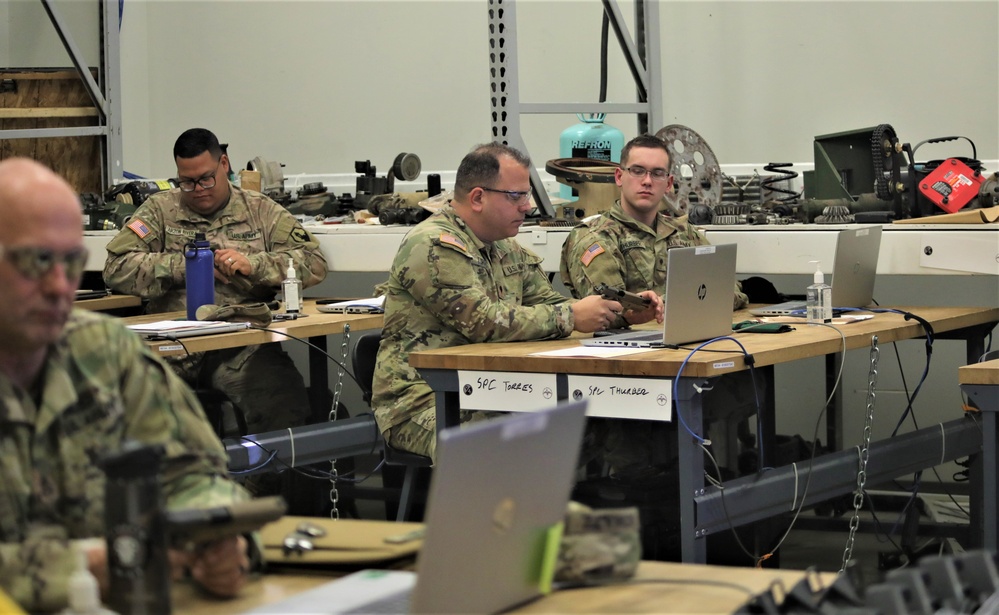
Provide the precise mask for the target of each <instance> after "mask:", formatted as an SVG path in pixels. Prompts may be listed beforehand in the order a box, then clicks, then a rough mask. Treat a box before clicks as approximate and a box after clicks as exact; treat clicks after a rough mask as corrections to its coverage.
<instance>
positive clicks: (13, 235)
mask: <svg viewBox="0 0 999 615" xmlns="http://www.w3.org/2000/svg"><path fill="white" fill-rule="evenodd" d="M0 218H2V219H3V221H4V223H3V224H2V225H0V288H2V289H3V292H0V339H2V340H3V343H2V344H0V476H2V480H0V587H3V589H4V591H5V592H6V593H7V594H9V595H10V596H11V597H12V598H13V599H14V601H16V602H17V603H18V604H20V605H21V606H22V607H23V608H24V609H26V610H27V611H30V612H39V611H54V610H59V609H62V608H64V607H65V606H66V604H67V582H68V577H69V575H70V573H71V572H72V571H73V569H74V567H75V561H76V560H75V554H74V549H75V548H77V546H78V543H79V544H80V545H83V544H86V545H88V546H87V549H86V550H87V561H88V565H89V567H90V570H91V572H93V573H94V575H95V576H96V577H97V578H98V579H99V581H100V582H101V586H102V589H103V590H104V591H105V592H106V591H107V588H108V568H107V554H106V551H105V547H104V541H103V540H97V541H94V540H92V539H93V538H95V537H101V536H103V533H104V485H105V477H104V473H103V472H102V471H101V470H100V469H99V468H98V466H97V463H96V462H97V461H98V460H99V459H101V458H102V457H103V456H105V455H107V454H108V453H110V452H114V451H116V450H118V449H120V448H121V446H122V444H123V443H124V442H125V441H127V440H129V441H137V442H139V443H141V444H148V445H162V446H164V447H165V451H166V455H165V458H164V465H163V468H162V474H161V481H162V486H163V494H164V496H165V500H166V503H167V505H168V507H169V508H173V509H176V508H191V507H210V506H218V505H222V504H230V503H232V502H234V501H239V500H242V499H245V498H246V497H247V495H246V493H245V492H244V491H243V490H242V489H241V488H240V487H239V486H237V485H236V484H234V483H233V482H232V481H230V480H229V478H228V477H227V474H226V456H225V453H224V451H223V450H222V446H221V444H220V442H219V440H218V438H217V437H216V436H215V433H214V432H213V431H212V428H211V426H210V425H209V424H208V422H207V420H206V419H205V415H204V412H203V411H202V410H201V407H200V406H199V405H198V401H197V399H195V397H194V396H193V395H192V394H191V391H190V389H188V388H187V387H186V386H185V385H184V383H183V382H181V381H180V379H179V378H178V377H177V376H176V375H175V374H174V372H173V371H172V370H171V369H170V368H169V367H167V366H166V365H165V364H164V363H163V362H162V361H160V360H159V359H158V358H157V357H155V356H154V355H153V354H152V353H151V352H150V351H149V349H148V348H147V347H146V345H145V344H144V343H143V342H142V341H141V340H140V339H139V338H138V337H136V336H135V335H134V334H132V333H131V332H129V331H128V330H127V329H125V328H124V327H123V326H122V325H121V324H119V321H118V320H116V319H113V318H108V317H106V316H103V315H99V314H95V313H92V312H86V311H83V310H76V309H73V300H74V296H75V291H76V287H77V285H78V284H79V281H80V276H81V275H82V273H83V268H84V265H85V264H86V260H87V251H86V248H84V246H83V232H82V229H83V220H82V215H81V211H80V204H79V200H78V197H77V195H76V194H75V193H74V192H73V191H72V189H71V188H70V187H69V185H68V184H66V182H65V181H63V180H62V179H61V178H59V177H58V176H56V175H55V174H54V173H52V172H51V171H49V170H48V169H47V168H45V167H43V166H42V165H40V164H38V163H36V162H33V161H31V160H26V159H23V158H21V159H19V158H14V159H10V160H6V161H3V162H0ZM88 539H90V540H88ZM246 548H247V545H246V541H245V540H244V539H243V538H229V539H226V540H222V541H219V542H216V543H213V544H211V545H207V546H206V547H205V548H204V549H203V550H200V551H198V552H197V553H196V554H181V553H179V552H175V553H172V555H171V559H172V560H173V562H174V564H175V565H177V566H184V565H186V566H187V567H188V569H189V570H190V573H191V575H192V576H193V578H194V579H195V580H196V581H197V582H199V583H200V584H201V585H202V586H203V587H205V588H206V589H207V590H209V591H210V592H212V593H215V594H218V595H222V596H231V595H234V594H235V593H237V592H238V591H239V590H240V588H241V587H242V586H243V584H244V583H245V582H246V570H247V569H248V563H249V562H248V560H247V556H246Z"/></svg>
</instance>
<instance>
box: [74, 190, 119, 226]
mask: <svg viewBox="0 0 999 615" xmlns="http://www.w3.org/2000/svg"><path fill="white" fill-rule="evenodd" d="M115 206H117V203H116V202H114V201H105V200H104V199H103V198H102V197H101V195H99V194H97V193H96V192H84V193H83V194H81V195H80V209H81V210H82V211H83V230H85V231H112V230H115V229H116V228H118V227H117V226H116V225H115V222H114V209H115Z"/></svg>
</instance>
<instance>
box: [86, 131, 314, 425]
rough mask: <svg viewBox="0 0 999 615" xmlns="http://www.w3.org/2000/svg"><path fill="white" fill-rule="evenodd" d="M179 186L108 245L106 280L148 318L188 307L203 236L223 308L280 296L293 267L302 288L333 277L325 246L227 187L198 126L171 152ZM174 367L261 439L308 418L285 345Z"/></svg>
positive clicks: (270, 206)
mask: <svg viewBox="0 0 999 615" xmlns="http://www.w3.org/2000/svg"><path fill="white" fill-rule="evenodd" d="M173 155H174V161H175V162H176V164H177V184H178V187H177V188H174V189H172V190H169V191H164V192H160V193H157V194H154V195H153V196H151V197H150V198H149V199H148V200H146V202H145V203H143V204H142V206H141V207H139V209H138V210H137V211H136V212H135V214H134V215H133V216H132V218H131V220H130V221H129V222H128V224H127V225H126V227H125V228H123V229H122V230H121V231H120V232H119V233H118V235H117V236H116V237H115V238H114V239H112V240H111V242H110V243H109V244H108V246H107V250H108V257H107V262H106V263H105V265H104V281H105V282H106V283H107V285H108V286H109V287H110V288H112V289H113V290H115V291H117V292H120V293H125V294H131V295H139V296H140V297H142V298H143V299H147V300H148V306H147V311H148V312H167V311H175V310H184V309H185V299H186V289H185V275H184V274H185V263H184V246H185V245H186V244H187V243H188V242H190V241H192V240H193V239H194V236H195V233H198V232H201V233H204V234H205V237H206V238H207V239H208V241H209V242H210V244H211V247H212V249H213V251H214V259H215V302H216V303H217V304H220V305H221V304H237V303H246V302H252V301H270V300H273V299H274V297H275V295H276V292H277V290H278V289H279V288H280V286H281V282H282V280H283V279H284V277H285V271H286V270H287V268H288V259H289V258H290V259H291V260H292V262H294V266H295V270H296V272H297V277H298V279H300V280H302V283H303V286H305V287H309V286H313V285H315V284H318V283H319V282H321V281H322V280H323V279H324V278H325V277H326V269H327V266H326V259H325V258H324V257H323V254H322V252H321V251H320V249H319V243H318V242H317V241H316V239H315V238H314V237H313V236H312V235H311V234H309V232H308V231H306V230H305V228H303V227H302V225H301V224H300V223H299V222H298V221H297V220H296V219H295V217H294V216H292V215H291V214H290V213H288V211H287V210H286V209H284V208H283V207H281V206H280V205H278V204H277V203H275V202H274V201H273V200H271V199H270V198H268V197H267V196H265V195H263V194H260V193H259V192H254V191H252V190H243V189H241V188H238V187H236V186H233V185H232V184H230V183H229V181H228V179H227V177H228V174H229V171H230V168H231V167H230V163H229V156H228V155H227V154H225V153H224V152H223V151H222V147H221V145H220V144H219V141H218V139H217V138H216V136H215V135H214V134H212V133H211V132H210V131H208V130H205V129H203V128H192V129H190V130H188V131H186V132H184V133H183V134H181V135H180V137H179V138H178V139H177V141H176V143H175V145H174V148H173ZM171 364H172V365H174V366H175V368H176V369H177V370H178V371H179V372H180V373H181V375H182V376H183V377H184V378H185V380H187V381H188V383H190V384H191V385H192V386H196V387H211V388H214V389H218V390H221V391H223V392H225V393H226V394H227V395H228V396H229V397H230V399H232V400H233V402H234V403H235V404H236V405H237V406H238V407H239V408H240V409H241V410H242V411H243V413H244V415H245V417H246V424H247V428H248V429H249V431H250V432H251V433H260V432H265V431H271V430H275V429H282V428H285V427H290V426H294V425H301V424H304V423H305V422H306V421H307V417H308V408H309V403H308V396H307V394H306V390H305V384H304V382H303V379H302V376H301V374H300V373H299V371H298V370H297V369H296V367H295V365H294V363H293V362H292V360H291V358H290V357H289V356H288V355H287V354H286V353H285V352H284V350H283V349H282V348H281V346H280V345H279V344H264V345H261V346H249V347H244V348H235V349H228V350H216V351H211V352H207V353H200V354H196V355H193V356H190V357H184V358H183V359H180V360H175V361H171Z"/></svg>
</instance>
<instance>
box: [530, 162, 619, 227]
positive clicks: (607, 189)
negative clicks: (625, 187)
mask: <svg viewBox="0 0 999 615" xmlns="http://www.w3.org/2000/svg"><path fill="white" fill-rule="evenodd" d="M619 166H620V165H619V164H618V163H616V162H611V161H609V160H593V159H591V158H555V159H553V160H549V161H548V162H547V163H545V171H548V172H549V173H551V174H552V175H553V176H554V177H555V179H556V180H557V181H558V182H559V183H560V184H564V185H566V186H572V188H573V190H574V191H575V192H576V194H577V195H578V197H579V198H578V199H577V200H576V201H575V202H574V203H573V204H572V205H573V208H574V210H575V211H582V212H583V213H582V214H581V215H580V216H577V217H584V218H585V217H586V216H592V215H594V214H598V213H600V212H602V211H605V210H607V209H609V208H610V206H611V204H612V203H613V202H614V201H615V200H617V199H618V197H619V196H620V191H619V189H618V187H617V184H616V183H615V182H614V172H615V170H616V169H618V168H619ZM556 213H557V212H556Z"/></svg>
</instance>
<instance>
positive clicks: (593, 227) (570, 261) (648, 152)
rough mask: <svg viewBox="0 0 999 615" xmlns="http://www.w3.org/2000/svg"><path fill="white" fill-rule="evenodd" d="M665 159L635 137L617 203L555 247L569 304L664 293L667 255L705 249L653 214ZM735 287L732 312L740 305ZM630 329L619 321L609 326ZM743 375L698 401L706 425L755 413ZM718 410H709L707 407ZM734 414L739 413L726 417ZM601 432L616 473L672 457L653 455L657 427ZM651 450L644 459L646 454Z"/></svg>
mask: <svg viewBox="0 0 999 615" xmlns="http://www.w3.org/2000/svg"><path fill="white" fill-rule="evenodd" d="M669 166H670V165H669V152H668V150H667V149H666V144H665V142H663V140H662V139H660V138H659V137H656V136H654V135H648V134H646V135H639V136H637V137H635V138H634V139H632V140H631V141H629V142H628V143H627V144H625V146H624V148H622V150H621V166H620V168H618V169H616V170H615V172H614V180H615V183H617V185H618V186H620V187H621V198H620V200H618V201H615V203H614V205H613V206H612V207H611V209H610V210H609V211H607V212H604V213H602V214H600V215H599V216H597V217H594V218H592V219H590V220H588V221H586V222H584V223H583V224H581V225H580V226H577V227H576V228H574V229H572V231H570V232H569V236H568V237H567V238H566V241H565V243H564V244H563V246H562V263H561V267H560V273H561V277H562V282H563V283H564V284H565V286H566V287H567V288H568V289H569V290H570V292H571V293H572V295H573V296H574V297H577V298H578V297H585V296H587V295H589V294H592V293H593V288H594V286H596V285H597V284H599V283H601V282H603V283H605V284H608V285H610V286H614V287H617V288H622V289H624V290H628V291H631V292H638V291H640V290H645V289H652V290H654V291H655V292H656V293H659V294H662V293H665V292H666V262H667V260H668V259H669V250H670V249H671V248H677V247H689V246H700V245H708V240H707V238H706V237H705V236H704V234H703V233H702V232H701V231H700V230H698V229H697V228H696V227H694V226H693V225H692V224H689V223H688V222H687V217H686V216H683V217H681V218H671V217H669V216H667V215H665V214H664V213H662V212H661V211H660V205H661V203H662V199H663V195H664V194H665V193H666V191H667V190H669V189H671V188H672V185H673V179H672V176H670V174H669ZM748 302H749V301H748V299H747V297H746V295H745V293H743V292H742V288H741V285H740V284H739V282H736V287H735V294H734V297H733V301H732V308H733V309H734V310H737V309H740V308H743V307H745V306H746V305H747V304H748ZM632 324H638V323H637V322H636V321H634V320H633V319H632V318H630V316H629V315H628V314H622V315H621V316H620V317H619V318H618V319H617V320H616V321H615V322H614V323H613V326H615V327H626V326H628V325H632ZM748 376H749V375H748V373H747V374H735V375H732V376H731V377H728V378H723V379H720V382H719V384H718V386H716V390H715V391H713V392H712V393H711V394H709V395H708V396H706V397H705V400H704V401H705V417H706V419H707V420H712V419H717V418H720V417H721V416H732V415H734V414H745V413H746V412H752V411H754V410H755V407H756V402H755V395H754V392H753V388H752V387H753V383H752V381H751V380H750V379H749V377H748ZM723 407H724V408H725V410H724V411H717V412H716V411H714V410H713V408H718V409H719V410H720V409H721V408H723ZM733 408H740V410H733ZM601 422H606V423H608V424H607V425H605V426H604V431H605V432H606V434H605V438H606V442H605V447H606V459H607V461H608V463H610V465H611V466H612V467H614V468H615V469H616V471H617V472H618V473H620V474H633V473H636V472H641V471H643V470H641V469H640V468H642V467H643V466H645V467H648V466H650V465H661V464H662V463H663V462H664V461H665V460H666V458H668V457H672V453H669V452H664V451H662V450H659V449H660V448H661V447H662V445H663V443H664V442H665V440H664V438H665V436H664V435H663V434H661V433H659V432H660V431H661V429H662V427H663V426H662V425H659V426H656V425H655V423H654V422H649V423H646V422H644V421H642V422H639V421H626V422H622V421H614V422H610V421H601ZM650 451H651V452H650Z"/></svg>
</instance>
